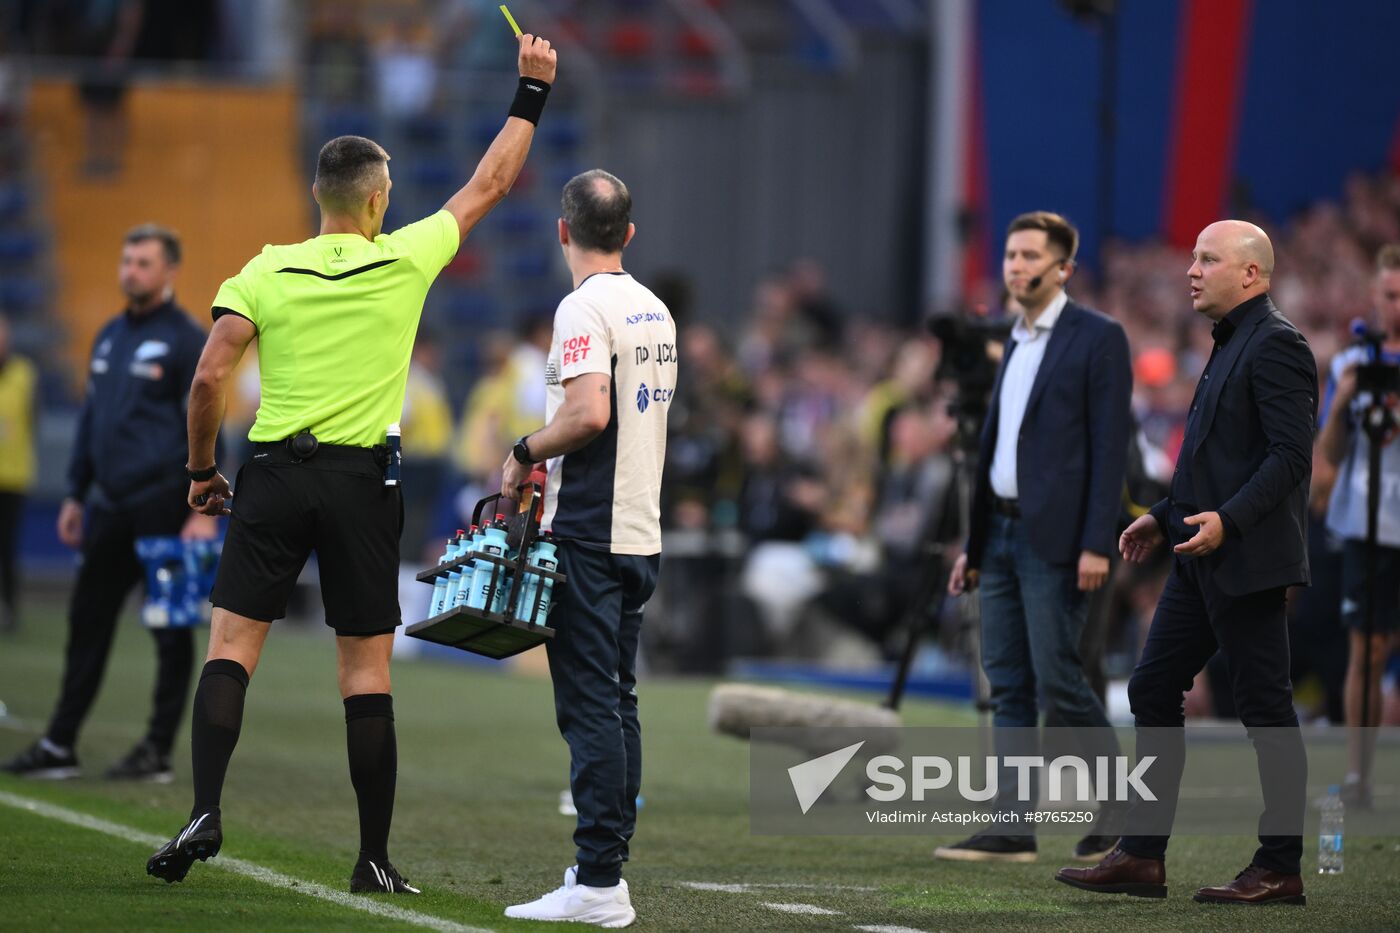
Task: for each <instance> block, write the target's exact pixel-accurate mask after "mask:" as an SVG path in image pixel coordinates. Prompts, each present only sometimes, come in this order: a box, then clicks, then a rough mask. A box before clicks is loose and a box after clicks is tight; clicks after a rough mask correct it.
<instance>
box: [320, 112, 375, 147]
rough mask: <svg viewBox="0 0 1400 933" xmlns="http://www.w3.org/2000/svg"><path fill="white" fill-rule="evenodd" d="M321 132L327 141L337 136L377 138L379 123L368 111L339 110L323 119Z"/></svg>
mask: <svg viewBox="0 0 1400 933" xmlns="http://www.w3.org/2000/svg"><path fill="white" fill-rule="evenodd" d="M321 132H322V135H324V136H325V138H326V139H332V138H334V137H336V136H367V137H369V138H370V139H373V138H375V137H376V136H377V135H378V133H379V127H378V121H376V120H375V118H374V114H372V113H370V112H369V111H368V110H360V109H354V108H338V109H336V110H332V111H330V112H329V113H327V114H326V115H325V117H323V118H322V121H321Z"/></svg>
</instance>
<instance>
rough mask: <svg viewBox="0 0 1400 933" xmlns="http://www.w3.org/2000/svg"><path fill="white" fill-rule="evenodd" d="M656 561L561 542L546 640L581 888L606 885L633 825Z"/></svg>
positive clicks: (618, 870)
mask: <svg viewBox="0 0 1400 933" xmlns="http://www.w3.org/2000/svg"><path fill="white" fill-rule="evenodd" d="M659 567H660V558H659V557H658V556H656V555H653V556H651V557H634V556H630V555H624V554H609V553H607V552H606V551H599V550H594V549H591V548H586V547H581V546H579V545H577V544H574V543H572V542H567V541H566V542H562V543H561V544H560V545H559V572H560V573H562V574H564V575H565V576H566V577H567V578H568V581H567V582H566V583H565V584H563V585H562V586H560V587H556V588H555V590H554V596H553V599H554V601H555V602H556V603H557V605H556V606H555V608H554V611H553V612H552V613H551V614H550V617H549V622H548V623H547V624H548V625H549V626H550V627H551V628H553V629H554V631H555V635H554V637H553V638H552V639H550V640H549V641H548V642H546V645H547V649H546V650H547V651H548V653H549V675H550V678H551V679H552V680H553V681H554V715H555V719H556V721H557V722H558V723H559V732H560V733H561V734H562V735H563V736H564V741H565V742H567V743H568V744H569V787H570V789H571V790H572V791H573V795H574V807H575V808H576V809H577V810H578V826H577V828H576V829H575V831H574V844H575V845H576V846H577V847H578V881H579V884H586V885H591V886H595V887H611V886H612V885H615V884H617V882H618V879H619V878H620V877H621V876H622V863H623V862H625V861H627V854H628V853H627V846H628V843H629V842H630V841H631V839H632V833H633V831H634V830H635V829H636V827H637V803H636V801H637V794H638V793H639V792H640V790H641V786H642V727H641V723H640V721H639V720H638V718H637V644H638V642H639V640H640V637H641V631H642V609H643V608H644V607H645V605H646V601H647V600H648V599H650V598H651V594H652V591H653V590H654V589H655V588H656V575H657V570H658V568H659Z"/></svg>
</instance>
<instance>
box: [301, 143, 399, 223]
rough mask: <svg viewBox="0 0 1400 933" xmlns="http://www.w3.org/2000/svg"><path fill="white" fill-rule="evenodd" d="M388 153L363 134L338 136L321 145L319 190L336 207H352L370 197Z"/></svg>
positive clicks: (318, 162) (317, 169)
mask: <svg viewBox="0 0 1400 933" xmlns="http://www.w3.org/2000/svg"><path fill="white" fill-rule="evenodd" d="M388 162H389V153H387V152H385V151H384V147H383V146H381V145H379V143H377V142H375V141H374V140H372V139H365V138H364V137H363V136H337V137H336V138H335V139H332V140H331V141H330V142H328V143H326V144H325V145H324V146H322V147H321V154H320V156H318V157H317V159H316V192H317V195H318V197H319V198H320V201H321V204H322V205H323V206H325V207H329V208H331V209H333V210H352V209H354V208H357V207H359V206H360V205H361V204H363V203H364V202H366V201H368V200H369V196H370V193H371V192H372V191H373V190H374V186H375V185H376V184H377V183H378V182H379V178H380V175H379V171H380V169H381V167H383V166H385V165H387V164H388Z"/></svg>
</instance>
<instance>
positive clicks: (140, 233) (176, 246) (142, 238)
mask: <svg viewBox="0 0 1400 933" xmlns="http://www.w3.org/2000/svg"><path fill="white" fill-rule="evenodd" d="M147 240H159V241H160V248H161V252H163V253H165V261H166V262H167V263H169V264H170V265H172V266H178V265H179V264H180V234H178V233H176V232H175V231H174V230H171V229H170V228H169V227H163V226H161V225H160V224H138V225H137V226H135V227H132V228H131V229H130V230H128V231H126V236H124V237H122V243H123V244H128V243H144V242H146V241H147Z"/></svg>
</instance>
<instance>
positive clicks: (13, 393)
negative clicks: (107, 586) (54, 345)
mask: <svg viewBox="0 0 1400 933" xmlns="http://www.w3.org/2000/svg"><path fill="white" fill-rule="evenodd" d="M36 379H37V373H36V371H35V369H34V364H33V363H32V362H30V361H29V359H28V358H26V357H23V356H21V355H19V354H18V353H15V352H14V351H13V348H12V347H11V345H10V321H9V318H7V317H5V315H3V314H0V632H10V631H13V630H14V629H16V628H17V627H18V626H19V574H18V565H19V530H20V524H21V523H22V521H23V518H24V501H25V494H26V493H28V492H29V487H30V486H31V485H33V483H34V425H35V401H36V397H35V392H34V390H35V383H36Z"/></svg>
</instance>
